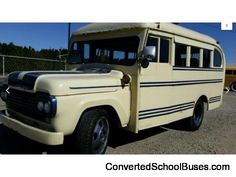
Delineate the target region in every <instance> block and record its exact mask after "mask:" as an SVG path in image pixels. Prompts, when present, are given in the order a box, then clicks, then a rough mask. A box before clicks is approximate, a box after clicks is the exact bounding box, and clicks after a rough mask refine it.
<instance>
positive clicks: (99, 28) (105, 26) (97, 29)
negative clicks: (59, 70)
mask: <svg viewBox="0 0 236 177" xmlns="http://www.w3.org/2000/svg"><path fill="white" fill-rule="evenodd" d="M134 28H151V29H156V30H159V31H165V32H169V33H172V34H175V35H179V36H184V37H189V38H192V39H197V40H200V41H203V42H207V43H213V44H216V40H215V39H213V38H212V37H210V36H207V35H204V34H201V33H199V32H196V31H193V30H190V29H187V28H184V27H182V26H179V25H175V24H173V23H94V24H89V25H86V26H84V27H81V28H79V29H78V30H77V31H76V32H74V33H73V35H75V36H76V35H87V34H92V33H102V32H110V31H119V30H125V29H126V30H127V29H134Z"/></svg>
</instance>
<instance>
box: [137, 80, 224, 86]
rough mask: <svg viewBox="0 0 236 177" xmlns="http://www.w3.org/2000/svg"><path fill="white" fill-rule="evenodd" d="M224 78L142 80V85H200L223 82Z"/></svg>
mask: <svg viewBox="0 0 236 177" xmlns="http://www.w3.org/2000/svg"><path fill="white" fill-rule="evenodd" d="M222 81H223V80H222V79H210V80H183V81H170V82H141V83H140V87H164V86H182V85H198V84H209V83H221V82H222Z"/></svg>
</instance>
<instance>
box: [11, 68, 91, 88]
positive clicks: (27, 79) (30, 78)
mask: <svg viewBox="0 0 236 177" xmlns="http://www.w3.org/2000/svg"><path fill="white" fill-rule="evenodd" d="M20 73H21V72H13V73H11V74H9V76H8V85H9V86H14V87H21V88H24V89H27V90H32V89H33V88H34V84H35V82H36V80H37V78H38V77H39V76H41V75H51V74H85V73H86V72H78V71H77V72H63V71H61V72H47V71H46V72H29V73H26V74H25V75H24V77H23V78H22V79H18V76H19V75H20Z"/></svg>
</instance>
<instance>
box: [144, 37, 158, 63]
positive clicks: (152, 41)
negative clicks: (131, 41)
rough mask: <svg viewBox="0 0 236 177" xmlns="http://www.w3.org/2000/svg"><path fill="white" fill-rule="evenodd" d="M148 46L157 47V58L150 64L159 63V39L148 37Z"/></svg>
mask: <svg viewBox="0 0 236 177" xmlns="http://www.w3.org/2000/svg"><path fill="white" fill-rule="evenodd" d="M146 46H154V47H156V56H155V58H153V59H152V60H151V61H150V62H157V54H158V38H154V37H148V40H147V44H146Z"/></svg>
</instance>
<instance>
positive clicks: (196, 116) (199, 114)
mask: <svg viewBox="0 0 236 177" xmlns="http://www.w3.org/2000/svg"><path fill="white" fill-rule="evenodd" d="M203 117H204V102H203V101H202V100H201V99H199V100H198V101H197V102H196V104H195V107H194V111H193V116H192V117H190V118H189V119H188V124H189V129H190V130H191V131H195V130H198V129H199V128H200V126H201V124H202V120H203Z"/></svg>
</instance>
